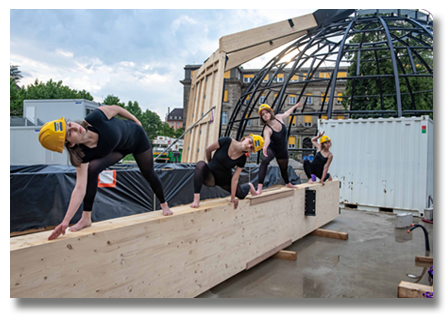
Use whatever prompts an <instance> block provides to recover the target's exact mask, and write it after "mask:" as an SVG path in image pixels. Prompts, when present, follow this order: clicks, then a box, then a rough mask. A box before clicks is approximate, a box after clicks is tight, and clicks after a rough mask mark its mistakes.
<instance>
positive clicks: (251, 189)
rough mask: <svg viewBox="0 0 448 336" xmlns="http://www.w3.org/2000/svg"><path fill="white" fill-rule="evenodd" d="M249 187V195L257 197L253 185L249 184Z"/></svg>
mask: <svg viewBox="0 0 448 336" xmlns="http://www.w3.org/2000/svg"><path fill="white" fill-rule="evenodd" d="M249 186H250V189H249V192H250V194H251V195H252V196H255V195H258V194H257V191H256V190H255V187H254V185H253V184H252V183H250V182H249Z"/></svg>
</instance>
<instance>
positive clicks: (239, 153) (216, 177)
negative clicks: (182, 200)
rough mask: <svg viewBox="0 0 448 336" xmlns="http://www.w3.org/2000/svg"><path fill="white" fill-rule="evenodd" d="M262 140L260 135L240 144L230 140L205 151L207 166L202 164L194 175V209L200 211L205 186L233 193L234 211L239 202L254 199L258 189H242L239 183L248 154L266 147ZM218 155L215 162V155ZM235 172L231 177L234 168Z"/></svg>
mask: <svg viewBox="0 0 448 336" xmlns="http://www.w3.org/2000/svg"><path fill="white" fill-rule="evenodd" d="M263 142H264V140H263V138H262V137H261V136H259V135H253V134H251V135H249V136H246V137H244V138H243V139H242V140H241V141H236V140H233V139H232V138H229V137H223V138H219V139H218V141H216V142H214V143H212V144H211V145H210V146H208V147H207V148H206V150H205V153H206V158H207V162H208V164H207V163H205V162H204V161H199V162H198V163H197V164H196V169H195V172H194V200H193V203H192V204H191V205H190V206H191V207H192V208H197V207H199V201H200V198H201V194H200V193H201V188H202V185H203V184H204V185H206V186H207V187H213V186H215V185H217V186H220V187H221V188H223V189H224V190H226V191H228V192H230V201H231V202H232V203H233V205H234V208H235V209H236V208H237V207H238V200H237V199H236V198H235V196H236V197H237V198H239V199H244V198H245V197H246V196H247V194H248V193H249V192H250V193H251V194H252V195H255V188H254V186H253V185H252V183H250V182H249V183H246V184H243V185H240V184H239V183H238V179H239V176H240V174H241V171H242V170H243V168H244V165H245V163H246V158H247V156H246V154H248V152H249V151H252V152H257V151H259V150H260V149H261V148H262V147H263ZM215 150H216V152H215V154H214V155H213V159H212V152H214V151H215ZM235 166H236V168H235V172H234V173H233V176H232V168H234V167H235Z"/></svg>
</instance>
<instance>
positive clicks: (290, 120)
mask: <svg viewBox="0 0 448 336" xmlns="http://www.w3.org/2000/svg"><path fill="white" fill-rule="evenodd" d="M289 122H290V123H292V126H296V116H293V117H289Z"/></svg>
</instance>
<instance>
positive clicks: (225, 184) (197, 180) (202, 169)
mask: <svg viewBox="0 0 448 336" xmlns="http://www.w3.org/2000/svg"><path fill="white" fill-rule="evenodd" d="M231 183H232V177H231V176H230V177H227V178H215V175H213V172H212V171H211V169H210V168H209V167H208V165H207V163H205V162H204V161H199V162H198V163H197V164H196V169H195V171H194V193H195V194H200V193H201V189H202V185H205V186H207V187H214V186H215V185H217V186H220V187H221V188H223V189H224V190H225V191H228V192H229V193H231ZM249 190H250V186H249V184H248V183H246V184H243V185H242V186H240V184H238V187H237V189H236V194H235V196H236V197H238V198H239V199H244V198H245V197H246V196H247V194H248V193H249Z"/></svg>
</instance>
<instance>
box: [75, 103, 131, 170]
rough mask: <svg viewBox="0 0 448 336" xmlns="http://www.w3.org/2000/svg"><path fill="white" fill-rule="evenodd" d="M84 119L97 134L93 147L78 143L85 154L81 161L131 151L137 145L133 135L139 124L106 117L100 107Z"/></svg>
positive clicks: (84, 161)
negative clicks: (95, 143) (96, 140)
mask: <svg viewBox="0 0 448 336" xmlns="http://www.w3.org/2000/svg"><path fill="white" fill-rule="evenodd" d="M84 120H85V121H87V122H88V123H89V124H90V125H92V127H90V126H89V127H88V129H89V130H90V131H92V132H95V133H97V134H98V144H97V146H96V147H95V148H89V147H87V146H85V145H83V144H81V145H80V146H81V148H82V151H83V152H84V154H85V156H84V157H83V158H82V162H83V163H86V162H90V161H92V160H93V159H95V158H101V157H104V156H106V155H107V154H110V153H112V152H123V153H128V152H132V149H133V147H135V146H136V145H138V144H137V141H136V137H135V136H134V135H135V134H138V130H137V129H136V128H138V127H139V125H137V124H136V123H134V122H133V121H131V120H122V119H118V118H115V117H113V118H111V119H108V118H107V116H106V115H105V114H104V112H103V111H101V110H100V109H95V110H94V111H93V112H92V113H90V114H89V115H88V116H87V117H85V119H84Z"/></svg>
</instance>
